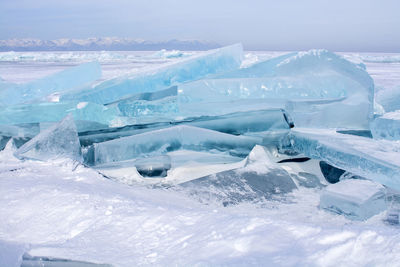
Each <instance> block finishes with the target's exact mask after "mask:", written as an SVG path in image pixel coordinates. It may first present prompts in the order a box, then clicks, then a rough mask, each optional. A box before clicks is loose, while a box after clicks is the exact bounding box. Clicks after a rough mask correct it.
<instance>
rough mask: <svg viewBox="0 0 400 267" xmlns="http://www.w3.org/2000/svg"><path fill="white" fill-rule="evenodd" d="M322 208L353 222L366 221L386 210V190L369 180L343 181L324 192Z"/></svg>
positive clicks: (321, 199)
mask: <svg viewBox="0 0 400 267" xmlns="http://www.w3.org/2000/svg"><path fill="white" fill-rule="evenodd" d="M320 207H321V208H323V209H326V210H328V211H331V212H334V213H337V214H341V215H344V216H346V217H347V218H349V219H351V220H366V219H368V218H370V217H372V216H374V215H376V214H378V213H380V212H382V211H384V210H385V209H386V202H385V188H384V187H383V186H382V185H380V184H378V183H374V182H372V181H368V180H359V179H349V180H343V181H340V182H339V183H336V184H331V185H328V186H327V187H326V188H325V189H324V190H323V191H322V193H321V198H320Z"/></svg>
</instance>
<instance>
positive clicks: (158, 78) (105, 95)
mask: <svg viewBox="0 0 400 267" xmlns="http://www.w3.org/2000/svg"><path fill="white" fill-rule="evenodd" d="M242 54H243V48H242V45H241V44H235V45H231V46H227V47H223V48H219V49H215V50H210V51H207V52H204V53H201V54H199V55H194V56H192V57H189V58H185V59H182V60H180V61H178V62H173V63H169V64H166V65H163V66H161V67H158V68H156V69H149V70H145V71H142V72H138V73H134V74H130V75H127V76H123V77H118V78H114V79H111V80H107V81H104V82H102V83H101V84H99V85H96V86H94V87H88V88H82V89H80V90H78V91H74V92H71V93H66V94H63V95H61V98H60V99H61V101H65V100H78V101H89V102H93V103H99V104H108V103H111V102H114V101H117V100H120V99H122V98H126V97H129V96H131V95H134V94H138V93H145V92H154V91H157V90H163V89H166V88H168V87H171V86H174V85H177V84H180V83H183V82H188V81H193V80H197V79H200V78H204V77H206V76H207V75H210V74H216V73H221V72H227V71H231V70H234V69H237V68H239V67H240V64H241V62H242Z"/></svg>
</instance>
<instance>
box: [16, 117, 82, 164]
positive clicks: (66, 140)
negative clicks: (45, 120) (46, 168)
mask: <svg viewBox="0 0 400 267" xmlns="http://www.w3.org/2000/svg"><path fill="white" fill-rule="evenodd" d="M14 155H15V156H16V157H17V158H22V159H23V158H25V159H35V160H43V161H46V160H49V159H55V158H70V159H73V160H76V161H82V156H81V146H80V143H79V139H78V132H77V130H76V126H75V123H74V119H73V117H72V116H71V115H68V116H67V117H65V118H64V119H63V120H62V121H60V122H59V123H58V124H56V125H54V126H52V127H50V128H48V129H46V130H44V131H42V132H40V133H39V134H38V135H37V136H35V137H34V138H32V139H31V140H30V141H28V142H27V143H25V144H24V145H23V146H21V147H20V148H19V149H18V150H17V151H16V152H15V153H14Z"/></svg>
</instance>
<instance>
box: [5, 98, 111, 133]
mask: <svg viewBox="0 0 400 267" xmlns="http://www.w3.org/2000/svg"><path fill="white" fill-rule="evenodd" d="M69 113H71V114H72V116H73V118H74V119H75V120H76V121H77V123H78V125H81V126H80V127H79V128H82V130H89V129H90V128H91V127H90V125H91V124H92V125H94V126H95V129H97V128H98V124H101V125H103V128H104V127H105V128H107V127H108V126H109V125H110V124H112V123H113V120H116V119H117V116H118V114H119V112H118V110H116V109H115V108H111V107H110V108H107V107H104V106H102V105H98V104H93V103H88V102H79V103H78V102H64V103H39V104H26V105H14V106H7V107H4V108H3V109H1V110H0V129H1V128H2V127H5V126H3V125H14V124H22V123H44V122H58V121H60V120H61V119H62V118H64V117H65V116H66V115H68V114H69Z"/></svg>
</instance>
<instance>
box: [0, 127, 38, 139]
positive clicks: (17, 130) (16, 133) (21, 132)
mask: <svg viewBox="0 0 400 267" xmlns="http://www.w3.org/2000/svg"><path fill="white" fill-rule="evenodd" d="M39 131H40V127H39V123H26V124H15V125H0V135H4V136H9V137H28V138H32V137H34V136H36V135H37V134H38V133H39Z"/></svg>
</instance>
